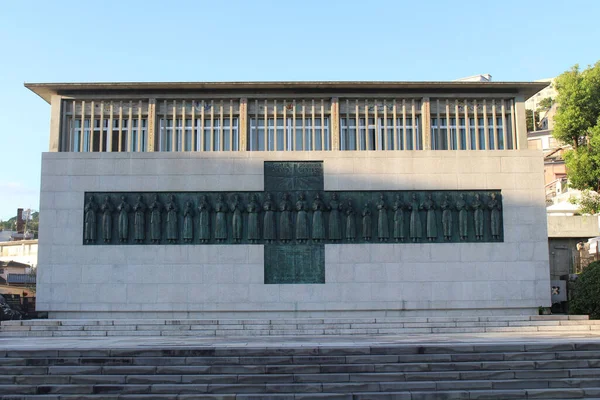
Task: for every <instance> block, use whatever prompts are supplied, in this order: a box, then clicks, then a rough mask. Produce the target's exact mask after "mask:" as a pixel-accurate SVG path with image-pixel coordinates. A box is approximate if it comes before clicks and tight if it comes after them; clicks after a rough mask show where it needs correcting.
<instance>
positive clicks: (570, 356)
mask: <svg viewBox="0 0 600 400" xmlns="http://www.w3.org/2000/svg"><path fill="white" fill-rule="evenodd" d="M346 353H347V351H344V352H343V354H329V355H319V356H318V358H317V357H316V356H317V355H315V356H268V357H267V356H247V357H244V356H242V357H239V356H237V357H234V356H221V357H217V356H204V357H187V356H162V357H147V356H132V357H131V356H130V357H120V356H112V357H111V356H109V355H108V354H106V355H102V356H91V357H86V356H79V357H60V356H59V357H54V356H48V357H37V354H35V353H32V355H33V356H34V357H30V358H24V357H5V358H0V368H2V367H9V366H55V365H62V366H79V365H82V366H86V365H90V364H93V365H102V366H104V365H139V366H152V365H154V366H176V365H240V364H243V365H271V364H275V365H277V364H298V363H307V364H311V363H313V364H314V363H331V362H334V363H345V364H357V363H359V364H360V363H365V362H372V363H404V364H405V365H409V364H410V363H417V364H422V363H425V362H427V363H428V365H429V366H430V368H431V369H436V368H439V369H444V368H458V366H459V365H462V367H460V368H470V367H469V366H473V367H475V366H478V367H479V368H483V369H484V368H486V367H489V366H490V365H488V364H486V365H482V363H483V362H487V363H490V362H503V361H505V362H518V361H527V362H539V364H538V365H543V362H544V361H553V360H556V361H566V360H578V359H582V360H587V362H589V363H593V365H594V366H596V364H598V363H599V362H600V351H575V350H572V351H559V352H547V353H544V352H526V351H522V352H505V353H461V354H414V355H394V354H364V353H362V352H361V350H360V349H358V350H357V351H356V352H355V354H346ZM327 357H329V358H327ZM590 365H592V364H590Z"/></svg>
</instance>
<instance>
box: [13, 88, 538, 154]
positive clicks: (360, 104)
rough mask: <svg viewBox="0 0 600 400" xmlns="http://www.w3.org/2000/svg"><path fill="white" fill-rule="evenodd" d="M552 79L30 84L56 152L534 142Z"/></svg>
mask: <svg viewBox="0 0 600 400" xmlns="http://www.w3.org/2000/svg"><path fill="white" fill-rule="evenodd" d="M546 85H547V84H546V83H539V82H535V83H508V82H494V83H491V82H483V83H481V82H239V83H235V82H233V83H83V84H81V83H56V84H53V83H51V84H48V83H42V84H38V83H30V84H26V85H25V86H26V87H27V88H29V89H31V90H32V91H34V92H35V93H37V94H38V95H39V96H40V97H42V98H43V99H44V100H46V101H47V102H48V103H50V104H51V106H52V111H51V126H50V146H49V150H50V151H51V152H57V151H61V152H153V151H167V152H183V151H185V152H189V151H193V152H206V151H345V150H350V151H356V150H358V151H360V150H390V151H395V150H400V151H402V150H517V149H527V132H526V125H525V107H524V103H525V100H527V99H528V98H529V97H530V96H532V95H533V94H534V93H536V92H538V91H539V90H541V89H542V88H544V87H545V86H546Z"/></svg>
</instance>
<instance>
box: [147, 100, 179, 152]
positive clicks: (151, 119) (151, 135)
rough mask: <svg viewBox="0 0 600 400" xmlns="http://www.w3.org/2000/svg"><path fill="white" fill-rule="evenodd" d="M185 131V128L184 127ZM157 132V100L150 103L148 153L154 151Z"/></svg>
mask: <svg viewBox="0 0 600 400" xmlns="http://www.w3.org/2000/svg"><path fill="white" fill-rule="evenodd" d="M184 129H185V127H184ZM155 131H156V99H150V100H149V101H148V149H147V151H149V152H152V151H154V146H155V137H156V135H155Z"/></svg>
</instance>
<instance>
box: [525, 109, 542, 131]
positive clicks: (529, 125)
mask: <svg viewBox="0 0 600 400" xmlns="http://www.w3.org/2000/svg"><path fill="white" fill-rule="evenodd" d="M525 120H526V121H527V132H532V131H533V111H531V110H525ZM539 123H540V114H538V112H537V111H536V112H535V124H536V126H537V124H539Z"/></svg>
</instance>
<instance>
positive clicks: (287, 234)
mask: <svg viewBox="0 0 600 400" xmlns="http://www.w3.org/2000/svg"><path fill="white" fill-rule="evenodd" d="M279 211H280V214H279V240H281V241H282V242H283V243H288V242H289V241H290V240H292V221H291V216H292V215H291V214H292V205H291V204H290V195H289V193H284V194H283V197H282V199H281V202H280V203H279Z"/></svg>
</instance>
